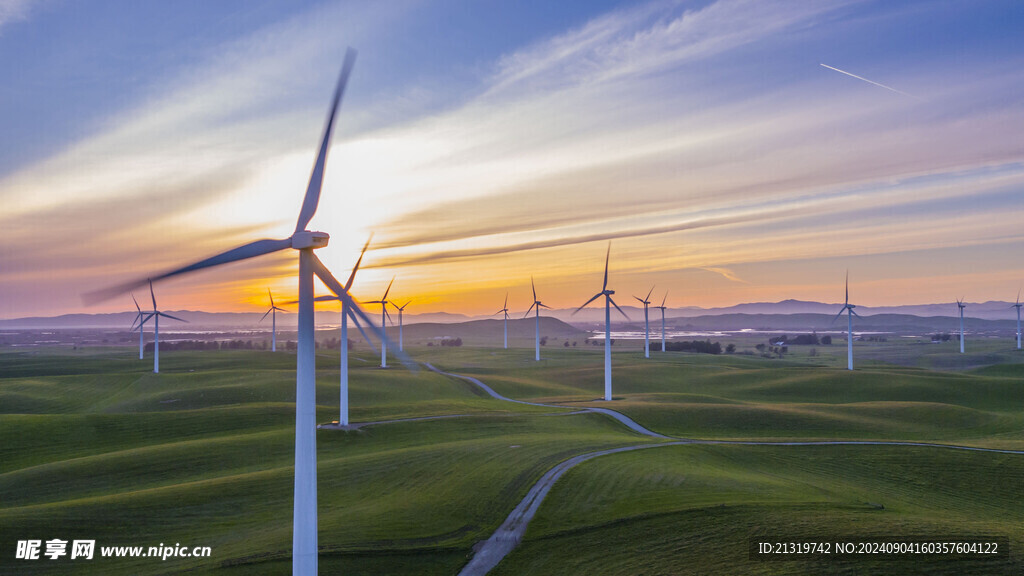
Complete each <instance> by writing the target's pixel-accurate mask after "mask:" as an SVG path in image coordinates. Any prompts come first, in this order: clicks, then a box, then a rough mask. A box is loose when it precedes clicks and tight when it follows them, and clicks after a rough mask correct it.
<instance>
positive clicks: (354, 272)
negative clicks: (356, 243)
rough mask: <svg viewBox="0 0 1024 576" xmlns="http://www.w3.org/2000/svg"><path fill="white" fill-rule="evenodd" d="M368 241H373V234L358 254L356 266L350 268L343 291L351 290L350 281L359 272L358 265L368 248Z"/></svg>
mask: <svg viewBox="0 0 1024 576" xmlns="http://www.w3.org/2000/svg"><path fill="white" fill-rule="evenodd" d="M370 240H373V234H370V237H369V238H367V239H366V244H363V251H362V252H360V253H359V260H356V265H355V266H353V267H352V273H351V274H349V275H348V282H345V290H350V289H351V288H352V281H353V280H355V279H356V271H357V270H359V264H360V263H362V261H363V254H366V249H367V248H369V247H370Z"/></svg>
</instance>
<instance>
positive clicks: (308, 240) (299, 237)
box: [291, 230, 331, 250]
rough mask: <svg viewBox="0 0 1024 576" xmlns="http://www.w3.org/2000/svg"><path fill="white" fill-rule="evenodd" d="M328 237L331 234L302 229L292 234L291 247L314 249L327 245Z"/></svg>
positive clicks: (329, 237)
mask: <svg viewBox="0 0 1024 576" xmlns="http://www.w3.org/2000/svg"><path fill="white" fill-rule="evenodd" d="M330 239H331V236H330V234H328V233H327V232H310V231H309V230H303V231H302V232H296V233H295V234H292V238H291V240H292V248H294V249H296V250H302V249H304V248H312V249H314V250H316V249H318V248H323V247H325V246H327V242H328V241H329V240H330Z"/></svg>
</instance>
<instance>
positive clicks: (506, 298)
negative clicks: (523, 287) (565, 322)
mask: <svg viewBox="0 0 1024 576" xmlns="http://www.w3.org/2000/svg"><path fill="white" fill-rule="evenodd" d="M530 280H531V281H532V280H533V279H532V278H531V279H530ZM502 313H504V314H505V350H508V292H505V306H503V307H502V309H501V310H498V311H497V312H495V313H494V315H495V316H497V315H498V314H502ZM527 314H529V312H527ZM537 332H538V334H539V332H540V330H539V329H538V330H537ZM539 343H540V340H538V344H539ZM538 348H539V346H538Z"/></svg>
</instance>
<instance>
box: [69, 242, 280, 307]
mask: <svg viewBox="0 0 1024 576" xmlns="http://www.w3.org/2000/svg"><path fill="white" fill-rule="evenodd" d="M291 246H292V240H291V238H283V239H281V240H257V241H255V242H250V243H248V244H245V245H243V246H239V247H238V248H235V249H233V250H228V251H227V252H224V253H222V254H218V255H216V256H213V257H211V258H207V259H206V260H200V261H199V262H196V263H195V264H190V265H188V266H185V267H184V268H178V269H177V270H172V271H170V272H167V273H164V274H160V275H159V276H152V277H149V278H143V279H140V280H134V281H132V282H126V283H124V284H121V285H120V286H114V287H112V288H106V289H103V290H97V291H95V292H90V293H88V294H85V295H83V296H82V300H83V301H85V303H86V304H89V305H92V304H97V303H99V302H103V301H104V300H109V299H111V298H113V297H114V296H117V295H118V294H124V293H125V292H128V291H129V290H132V289H133V288H138V287H139V286H145V285H146V283H147V282H150V281H153V282H156V281H158V280H163V279H164V278H170V277H171V276H177V275H178V274H184V273H186V272H192V271H194V270H200V269H202V268H209V267H210V266H218V265H220V264H227V263H228V262H235V261H237V260H245V259H247V258H253V257H255V256H262V255H263V254H270V253H271V252H277V251H278V250H284V249H285V248H291Z"/></svg>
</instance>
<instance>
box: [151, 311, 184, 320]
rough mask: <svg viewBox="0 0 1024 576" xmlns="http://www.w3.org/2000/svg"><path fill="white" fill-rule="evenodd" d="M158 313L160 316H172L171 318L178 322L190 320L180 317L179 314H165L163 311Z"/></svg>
mask: <svg viewBox="0 0 1024 576" xmlns="http://www.w3.org/2000/svg"><path fill="white" fill-rule="evenodd" d="M157 314H159V315H160V316H163V317H164V318H170V319H171V320H177V321H178V322H188V320H182V319H181V318H178V317H177V316H171V315H170V314H164V313H163V312H157Z"/></svg>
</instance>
